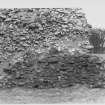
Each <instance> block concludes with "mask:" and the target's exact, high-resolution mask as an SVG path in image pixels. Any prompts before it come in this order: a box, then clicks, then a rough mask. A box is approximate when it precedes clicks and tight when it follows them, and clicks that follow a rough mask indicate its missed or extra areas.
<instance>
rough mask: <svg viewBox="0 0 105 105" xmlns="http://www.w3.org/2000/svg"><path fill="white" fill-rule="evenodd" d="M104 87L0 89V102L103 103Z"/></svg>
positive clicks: (104, 100)
mask: <svg viewBox="0 0 105 105" xmlns="http://www.w3.org/2000/svg"><path fill="white" fill-rule="evenodd" d="M104 98H105V89H88V88H86V87H84V86H82V87H81V86H79V85H78V86H75V87H72V88H64V89H47V90H46V89H43V90H30V89H20V88H14V89H11V90H10V89H8V90H0V104H3V103H5V104H11V103H12V104H32V103H43V104H45V103H105V99H104Z"/></svg>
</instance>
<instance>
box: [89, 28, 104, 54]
mask: <svg viewBox="0 0 105 105" xmlns="http://www.w3.org/2000/svg"><path fill="white" fill-rule="evenodd" d="M90 33H91V35H90V36H89V42H90V44H92V45H93V47H94V50H95V52H97V50H101V49H103V45H104V42H105V33H104V30H101V29H92V30H91V32H90Z"/></svg>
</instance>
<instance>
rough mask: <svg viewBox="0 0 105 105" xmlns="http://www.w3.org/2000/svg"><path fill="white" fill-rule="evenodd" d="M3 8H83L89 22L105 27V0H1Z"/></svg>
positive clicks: (0, 5) (94, 25)
mask: <svg viewBox="0 0 105 105" xmlns="http://www.w3.org/2000/svg"><path fill="white" fill-rule="evenodd" d="M0 7H1V8H27V7H29V8H31V7H32V8H36V7H37V8H82V9H83V11H84V13H85V14H86V18H87V20H88V23H89V24H91V25H92V26H93V27H96V28H105V12H104V11H105V0H0Z"/></svg>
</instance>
